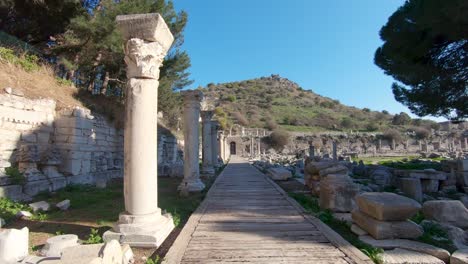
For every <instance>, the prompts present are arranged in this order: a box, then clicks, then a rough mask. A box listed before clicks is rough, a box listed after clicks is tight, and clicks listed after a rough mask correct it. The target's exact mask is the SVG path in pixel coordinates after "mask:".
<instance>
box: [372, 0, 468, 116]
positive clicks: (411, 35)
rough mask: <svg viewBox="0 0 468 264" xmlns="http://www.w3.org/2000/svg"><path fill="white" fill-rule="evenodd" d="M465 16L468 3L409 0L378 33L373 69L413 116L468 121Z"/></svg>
mask: <svg viewBox="0 0 468 264" xmlns="http://www.w3.org/2000/svg"><path fill="white" fill-rule="evenodd" d="M467 14H468V1H467V0H449V1H441V0H408V1H406V2H405V4H404V5H403V6H402V7H400V8H399V9H398V10H397V11H396V12H395V13H393V15H392V16H391V17H390V18H389V20H388V22H387V24H386V25H385V26H383V27H382V29H381V31H380V37H381V39H382V40H383V41H384V44H383V45H382V46H381V47H380V48H378V49H377V51H376V53H375V63H376V64H377V65H378V66H379V67H380V68H382V69H383V70H384V71H385V73H386V74H388V75H390V76H392V77H393V78H395V80H397V82H395V83H394V84H393V85H392V89H393V94H394V96H395V98H396V100H397V101H399V102H401V103H403V104H404V105H406V106H407V107H408V108H409V109H410V110H411V111H412V112H413V113H415V114H417V115H419V116H425V115H433V116H443V117H447V118H450V119H452V120H457V119H458V120H460V119H465V118H467V117H468V88H467V87H468V81H467V79H468V15H467Z"/></svg>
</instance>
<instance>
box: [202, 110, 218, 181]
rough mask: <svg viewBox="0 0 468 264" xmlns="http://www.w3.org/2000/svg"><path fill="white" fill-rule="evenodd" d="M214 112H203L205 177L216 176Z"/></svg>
mask: <svg viewBox="0 0 468 264" xmlns="http://www.w3.org/2000/svg"><path fill="white" fill-rule="evenodd" d="M213 115H214V111H201V118H202V171H201V173H202V174H204V175H208V176H210V175H214V173H215V170H214V167H213V165H214V163H213V146H212V139H211V118H213Z"/></svg>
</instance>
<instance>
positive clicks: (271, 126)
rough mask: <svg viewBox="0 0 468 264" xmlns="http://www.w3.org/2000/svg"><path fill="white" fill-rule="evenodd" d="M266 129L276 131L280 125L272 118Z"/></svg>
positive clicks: (268, 121)
mask: <svg viewBox="0 0 468 264" xmlns="http://www.w3.org/2000/svg"><path fill="white" fill-rule="evenodd" d="M266 128H267V129H268V130H275V129H277V128H278V124H277V123H276V121H275V120H274V119H273V118H272V117H270V119H268V120H267V121H266Z"/></svg>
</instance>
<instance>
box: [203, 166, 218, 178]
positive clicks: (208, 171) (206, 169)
mask: <svg viewBox="0 0 468 264" xmlns="http://www.w3.org/2000/svg"><path fill="white" fill-rule="evenodd" d="M200 174H202V175H204V176H213V175H215V169H214V168H213V166H202V168H201V171H200Z"/></svg>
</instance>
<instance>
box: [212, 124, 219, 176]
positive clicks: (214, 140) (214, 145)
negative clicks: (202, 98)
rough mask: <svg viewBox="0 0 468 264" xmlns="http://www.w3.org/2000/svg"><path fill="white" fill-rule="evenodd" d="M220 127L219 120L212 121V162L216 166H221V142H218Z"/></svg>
mask: <svg viewBox="0 0 468 264" xmlns="http://www.w3.org/2000/svg"><path fill="white" fill-rule="evenodd" d="M218 129H219V122H218V121H216V120H212V121H211V146H212V152H211V153H212V162H213V165H214V166H215V167H218V166H219V161H218V157H219V144H218Z"/></svg>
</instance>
